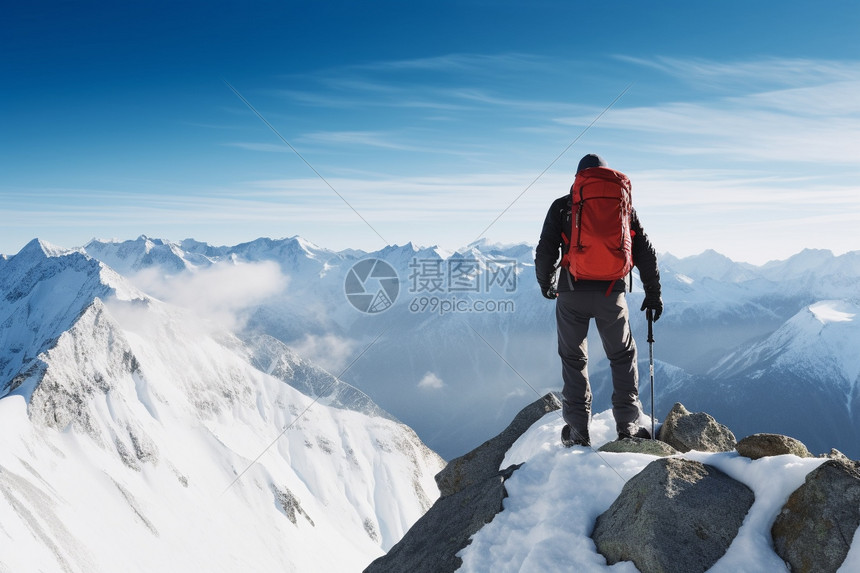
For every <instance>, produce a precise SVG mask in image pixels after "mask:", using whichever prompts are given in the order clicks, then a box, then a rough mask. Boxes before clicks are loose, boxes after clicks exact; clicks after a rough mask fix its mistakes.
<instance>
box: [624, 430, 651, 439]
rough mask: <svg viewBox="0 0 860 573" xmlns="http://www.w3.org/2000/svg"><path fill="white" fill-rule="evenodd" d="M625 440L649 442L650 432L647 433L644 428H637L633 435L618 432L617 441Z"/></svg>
mask: <svg viewBox="0 0 860 573" xmlns="http://www.w3.org/2000/svg"><path fill="white" fill-rule="evenodd" d="M626 438H638V439H640V440H650V439H651V432H649V431H648V430H647V429H646V428H641V427H640V428H639V429H638V430H636V433H635V434H628V433H627V432H618V440H619V441H620V440H623V439H626Z"/></svg>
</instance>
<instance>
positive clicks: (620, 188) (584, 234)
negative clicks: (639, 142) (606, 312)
mask: <svg viewBox="0 0 860 573" xmlns="http://www.w3.org/2000/svg"><path fill="white" fill-rule="evenodd" d="M631 191H632V188H631V186H630V179H628V178H627V176H626V175H624V174H623V173H621V172H620V171H615V170H614V169H609V168H608V167H590V168H588V169H583V170H582V171H580V172H579V173H577V174H576V179H575V180H574V181H573V185H572V186H571V188H570V195H571V217H570V220H571V225H570V235H569V236H567V235H565V234H564V233H562V239H563V240H564V244H565V248H566V252H565V254H564V256H563V257H562V259H561V265H562V266H563V267H564V268H566V269H567V270H568V271H570V274H572V275H573V278H574V279H575V280H602V281H616V280H618V279H620V278H623V277H625V276H627V273H629V272H630V270H631V269H632V268H633V254H632V247H633V233H632V231H631V230H630V216H631V212H632V209H633V206H632V203H631ZM610 288H611V287H610Z"/></svg>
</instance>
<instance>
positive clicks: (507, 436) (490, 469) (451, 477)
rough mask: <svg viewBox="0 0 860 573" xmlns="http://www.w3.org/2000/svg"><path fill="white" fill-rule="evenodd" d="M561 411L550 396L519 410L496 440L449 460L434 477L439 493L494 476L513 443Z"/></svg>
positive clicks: (465, 486) (459, 488)
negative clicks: (553, 413) (535, 424)
mask: <svg viewBox="0 0 860 573" xmlns="http://www.w3.org/2000/svg"><path fill="white" fill-rule="evenodd" d="M560 408H561V402H560V401H559V399H558V398H557V397H556V396H555V394H552V393H549V394H546V395H545V396H543V397H542V398H540V399H538V400H536V401H534V402H532V403H531V404H529V405H528V406H526V407H525V408H523V409H522V410H520V412H519V413H518V414H517V415H516V417H515V418H514V420H513V421H512V422H511V423H510V424H508V427H507V428H505V429H504V430H502V432H501V433H500V434H499V435H498V436H496V437H495V438H492V439H489V440H487V441H486V442H484V443H483V444H481V445H480V446H478V447H477V448H475V449H474V450H472V451H471V452H469V453H468V454H465V455H462V456H460V457H459V458H455V459H453V460H451V461H450V462H448V465H447V466H446V467H445V469H443V470H442V471H441V472H439V473H438V474H436V484H437V485H438V486H439V493H440V494H441V495H442V497H445V496H448V495H451V494H454V493H457V492H458V491H461V490H463V489H465V488H467V487H469V486H470V485H472V484H475V483H480V482H482V481H484V480H486V479H487V478H489V477H492V476H494V475H496V473H497V472H498V471H499V466H501V465H502V462H503V461H504V459H505V454H506V453H507V452H508V450H509V449H510V448H511V446H513V445H514V442H516V441H517V439H518V438H519V437H520V436H522V435H523V433H525V431H526V430H528V429H529V428H530V427H531V426H532V424H534V423H535V422H537V421H538V420H540V419H541V418H542V417H543V416H544V414H546V413H547V412H552V411H553V410H559V409H560Z"/></svg>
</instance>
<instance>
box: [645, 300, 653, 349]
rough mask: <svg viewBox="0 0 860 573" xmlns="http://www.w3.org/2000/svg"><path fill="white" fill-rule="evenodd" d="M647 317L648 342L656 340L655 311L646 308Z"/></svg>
mask: <svg viewBox="0 0 860 573" xmlns="http://www.w3.org/2000/svg"><path fill="white" fill-rule="evenodd" d="M645 319H646V320H647V321H648V342H649V343H651V342H654V311H653V310H651V309H650V308H646V309H645Z"/></svg>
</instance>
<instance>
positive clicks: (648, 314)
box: [645, 308, 657, 440]
mask: <svg viewBox="0 0 860 573" xmlns="http://www.w3.org/2000/svg"><path fill="white" fill-rule="evenodd" d="M645 319H646V320H647V321H648V365H649V370H650V373H651V439H652V440H656V439H657V436H656V434H655V430H654V427H655V423H654V311H652V310H651V309H650V308H649V309H646V310H645Z"/></svg>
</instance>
